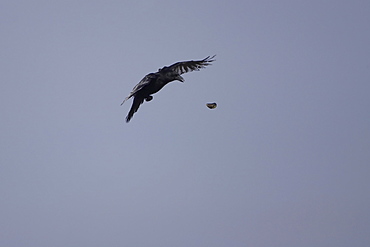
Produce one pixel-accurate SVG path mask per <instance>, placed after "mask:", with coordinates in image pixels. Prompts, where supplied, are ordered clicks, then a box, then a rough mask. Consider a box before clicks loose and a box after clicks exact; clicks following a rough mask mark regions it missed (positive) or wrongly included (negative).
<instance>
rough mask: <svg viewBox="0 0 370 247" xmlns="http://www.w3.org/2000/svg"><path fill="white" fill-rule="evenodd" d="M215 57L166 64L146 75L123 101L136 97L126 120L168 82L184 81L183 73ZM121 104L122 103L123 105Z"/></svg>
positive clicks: (197, 68)
mask: <svg viewBox="0 0 370 247" xmlns="http://www.w3.org/2000/svg"><path fill="white" fill-rule="evenodd" d="M213 58H214V56H213V57H206V58H205V59H203V60H199V61H185V62H178V63H175V64H172V65H171V66H168V67H167V66H165V67H163V68H161V69H159V70H158V72H156V73H150V74H148V75H146V76H145V77H144V78H143V79H142V80H141V81H140V82H139V83H138V84H137V85H136V86H135V87H134V88H133V89H132V92H131V93H130V94H129V96H127V97H126V99H125V100H124V101H123V102H122V104H123V103H125V101H126V100H128V99H129V98H131V97H134V100H133V103H132V106H131V109H130V111H129V113H128V114H127V117H126V122H129V121H130V120H131V118H132V116H133V115H134V113H135V112H137V110H138V109H139V107H140V105H141V104H142V103H143V102H144V100H146V101H150V100H152V99H153V96H151V95H152V94H155V93H156V92H158V91H159V90H161V89H162V88H163V87H164V86H165V85H166V84H168V83H169V82H171V81H175V80H178V81H181V82H184V78H182V77H181V74H184V73H187V72H190V71H194V70H199V69H201V68H204V67H205V66H207V65H210V64H211V62H213V61H214V60H213ZM122 104H121V105H122Z"/></svg>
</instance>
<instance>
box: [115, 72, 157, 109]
mask: <svg viewBox="0 0 370 247" xmlns="http://www.w3.org/2000/svg"><path fill="white" fill-rule="evenodd" d="M157 77H158V75H157V74H156V73H150V74H148V75H146V76H145V77H144V78H143V79H142V80H141V81H140V82H139V83H138V84H136V86H135V87H134V88H133V89H132V91H131V93H130V94H129V96H127V97H126V98H125V99H124V100H123V102H122V103H121V105H123V103H125V102H126V100H128V99H129V98H131V97H132V96H134V95H135V94H136V93H137V92H139V91H140V90H141V89H143V87H145V86H146V85H148V84H149V83H150V82H152V81H153V80H156V79H157Z"/></svg>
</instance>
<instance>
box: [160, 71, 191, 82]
mask: <svg viewBox="0 0 370 247" xmlns="http://www.w3.org/2000/svg"><path fill="white" fill-rule="evenodd" d="M158 73H160V74H161V76H163V78H164V79H165V80H168V81H175V80H177V81H181V82H184V81H185V80H184V78H183V77H182V76H181V75H180V74H179V73H178V72H176V71H174V70H172V69H170V68H169V67H163V68H161V69H159V70H158Z"/></svg>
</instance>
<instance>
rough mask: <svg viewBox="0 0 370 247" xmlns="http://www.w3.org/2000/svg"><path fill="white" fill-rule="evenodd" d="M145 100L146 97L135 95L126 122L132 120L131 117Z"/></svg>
mask: <svg viewBox="0 0 370 247" xmlns="http://www.w3.org/2000/svg"><path fill="white" fill-rule="evenodd" d="M143 102H144V98H142V97H137V96H135V97H134V101H133V102H132V106H131V109H130V111H129V113H128V114H127V117H126V123H128V122H130V120H131V118H132V117H133V116H134V113H135V112H137V110H138V109H139V107H140V105H141V104H142V103H143Z"/></svg>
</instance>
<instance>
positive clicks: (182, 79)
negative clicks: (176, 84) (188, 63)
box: [176, 75, 185, 82]
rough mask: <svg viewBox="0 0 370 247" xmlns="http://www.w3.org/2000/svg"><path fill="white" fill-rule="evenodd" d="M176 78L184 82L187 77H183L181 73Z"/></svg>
mask: <svg viewBox="0 0 370 247" xmlns="http://www.w3.org/2000/svg"><path fill="white" fill-rule="evenodd" d="M176 80H178V81H181V82H184V81H185V79H184V78H182V76H180V75H178V76H177V77H176Z"/></svg>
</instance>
